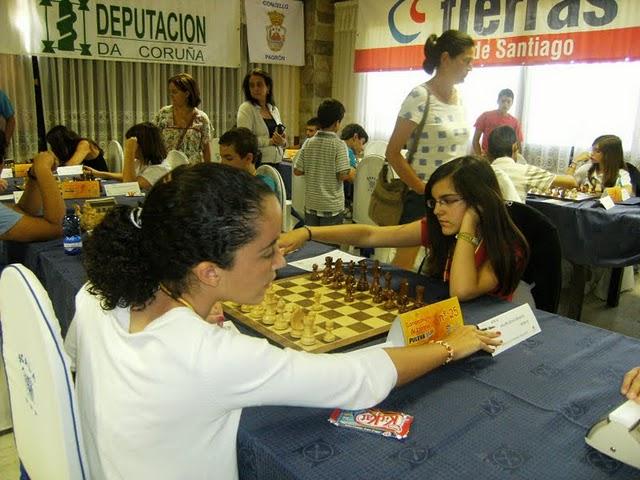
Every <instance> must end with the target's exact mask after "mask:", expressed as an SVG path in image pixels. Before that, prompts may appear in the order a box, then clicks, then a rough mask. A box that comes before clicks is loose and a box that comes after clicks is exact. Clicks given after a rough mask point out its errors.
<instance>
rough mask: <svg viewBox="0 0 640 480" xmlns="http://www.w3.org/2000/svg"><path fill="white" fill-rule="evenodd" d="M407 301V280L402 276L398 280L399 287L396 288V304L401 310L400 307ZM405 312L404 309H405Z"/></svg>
mask: <svg viewBox="0 0 640 480" xmlns="http://www.w3.org/2000/svg"><path fill="white" fill-rule="evenodd" d="M408 303H409V281H408V280H407V279H406V278H403V279H402V281H401V282H400V288H399V289H398V295H397V297H396V305H398V309H400V310H401V311H402V307H404V306H406V305H407V304H408ZM405 312H406V310H405Z"/></svg>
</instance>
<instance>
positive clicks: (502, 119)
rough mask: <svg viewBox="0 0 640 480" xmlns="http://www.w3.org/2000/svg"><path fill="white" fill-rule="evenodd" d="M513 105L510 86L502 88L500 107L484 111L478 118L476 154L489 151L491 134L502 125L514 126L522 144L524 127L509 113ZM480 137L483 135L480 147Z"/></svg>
mask: <svg viewBox="0 0 640 480" xmlns="http://www.w3.org/2000/svg"><path fill="white" fill-rule="evenodd" d="M512 105H513V91H512V90H511V89H510V88H505V89H504V90H500V93H498V109H497V110H491V111H489V112H484V113H483V114H481V115H480V116H479V117H478V119H477V120H476V123H475V127H476V131H475V133H474V134H473V141H472V143H473V151H474V152H475V153H476V155H482V154H483V153H486V152H487V149H488V145H489V135H490V134H491V132H492V131H493V129H494V128H496V127H499V126H501V125H508V126H510V127H511V128H513V129H514V130H515V132H516V135H517V136H518V142H520V145H522V143H523V141H524V140H523V137H522V128H521V127H520V121H519V120H518V119H517V118H516V117H514V116H513V115H510V114H509V109H510V108H511V106H512ZM480 137H482V147H480Z"/></svg>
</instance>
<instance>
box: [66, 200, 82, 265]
mask: <svg viewBox="0 0 640 480" xmlns="http://www.w3.org/2000/svg"><path fill="white" fill-rule="evenodd" d="M62 245H63V246H64V253H66V254H67V255H78V254H79V253H80V252H81V251H82V231H81V230H80V219H79V218H78V216H77V215H76V213H75V211H74V210H73V208H67V213H66V215H65V216H64V218H63V219H62Z"/></svg>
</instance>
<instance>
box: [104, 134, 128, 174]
mask: <svg viewBox="0 0 640 480" xmlns="http://www.w3.org/2000/svg"><path fill="white" fill-rule="evenodd" d="M105 160H106V162H107V166H108V167H109V171H110V172H115V173H120V172H122V162H123V161H124V151H123V150H122V145H120V142H118V141H117V140H111V141H110V142H109V144H108V145H107V158H106V159H105Z"/></svg>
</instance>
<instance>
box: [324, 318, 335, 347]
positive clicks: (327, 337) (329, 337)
mask: <svg viewBox="0 0 640 480" xmlns="http://www.w3.org/2000/svg"><path fill="white" fill-rule="evenodd" d="M324 329H325V330H326V333H325V334H324V337H322V341H323V342H325V343H331V342H333V341H335V339H336V335H335V334H334V333H333V319H331V318H327V319H326V320H325V322H324Z"/></svg>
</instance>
